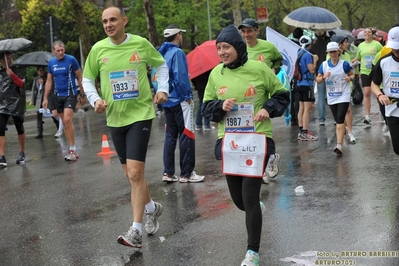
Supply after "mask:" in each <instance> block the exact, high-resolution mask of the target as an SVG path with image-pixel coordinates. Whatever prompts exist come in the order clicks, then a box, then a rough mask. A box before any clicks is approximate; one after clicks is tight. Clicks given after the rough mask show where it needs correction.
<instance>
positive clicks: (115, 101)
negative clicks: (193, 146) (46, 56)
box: [83, 6, 169, 248]
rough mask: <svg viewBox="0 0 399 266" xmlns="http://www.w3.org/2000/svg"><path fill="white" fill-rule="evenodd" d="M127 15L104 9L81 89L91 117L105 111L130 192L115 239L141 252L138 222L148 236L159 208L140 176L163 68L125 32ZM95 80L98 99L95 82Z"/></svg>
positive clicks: (146, 46)
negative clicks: (125, 222) (151, 76)
mask: <svg viewBox="0 0 399 266" xmlns="http://www.w3.org/2000/svg"><path fill="white" fill-rule="evenodd" d="M127 22H128V21H127V17H126V15H125V12H124V11H123V9H121V8H119V7H115V6H111V7H108V8H106V9H104V11H103V14H102V23H103V28H104V31H105V33H106V34H107V36H108V37H107V38H105V39H103V40H100V41H99V42H97V43H96V44H95V45H94V46H93V47H92V49H91V51H90V53H89V55H88V57H87V60H86V65H85V69H84V72H83V87H84V89H85V92H86V94H87V98H88V100H89V102H90V104H91V105H92V106H93V107H94V110H95V111H96V112H97V113H103V112H106V115H107V125H108V127H109V128H110V131H111V137H112V141H113V143H114V145H115V150H116V152H117V154H118V157H119V160H120V163H121V164H122V168H123V170H124V173H125V175H126V177H127V178H128V181H129V183H130V189H131V204H132V209H133V225H132V226H131V227H130V229H129V230H128V231H127V232H126V233H124V234H122V235H120V236H119V237H118V243H119V244H122V245H125V246H129V247H133V248H141V246H142V220H143V215H144V211H145V215H146V217H147V221H146V224H145V226H144V227H145V230H146V231H147V233H148V234H149V235H153V234H155V233H156V232H157V231H158V228H159V223H158V217H159V216H160V215H161V214H162V210H163V207H162V205H161V204H160V203H158V202H154V201H153V200H152V198H151V195H150V192H149V188H148V186H147V182H146V180H145V177H144V169H145V157H146V153H147V146H148V142H149V139H150V132H151V124H152V119H154V118H155V109H154V103H156V104H161V103H164V102H165V101H166V100H167V97H168V94H169V87H168V80H169V75H168V67H167V66H166V63H165V60H164V59H163V57H162V56H161V55H160V54H159V53H158V51H157V50H156V49H155V48H154V47H153V46H152V44H151V43H150V42H149V41H147V40H146V39H145V38H143V37H140V36H137V35H133V34H129V33H125V26H126V24H127ZM147 64H149V65H151V66H154V67H156V70H157V82H158V90H157V93H156V94H155V96H154V100H153V99H152V93H151V89H150V84H149V82H148V77H147ZM98 76H99V77H100V80H101V92H102V97H103V98H100V96H99V95H98V93H97V90H96V87H95V84H94V83H95V79H96V78H97V77H98Z"/></svg>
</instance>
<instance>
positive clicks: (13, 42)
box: [0, 38, 32, 67]
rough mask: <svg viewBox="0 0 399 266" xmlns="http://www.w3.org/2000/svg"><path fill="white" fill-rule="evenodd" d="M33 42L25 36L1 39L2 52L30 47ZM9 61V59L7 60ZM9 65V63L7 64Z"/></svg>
mask: <svg viewBox="0 0 399 266" xmlns="http://www.w3.org/2000/svg"><path fill="white" fill-rule="evenodd" d="M31 44H32V42H31V41H29V40H28V39H25V38H15V39H5V40H1V41H0V53H3V52H10V53H13V52H17V51H19V50H21V49H24V48H26V47H29V46H30V45H31ZM6 63H7V60H6ZM7 67H8V64H7Z"/></svg>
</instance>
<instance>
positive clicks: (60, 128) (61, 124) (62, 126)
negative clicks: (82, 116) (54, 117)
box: [58, 116, 64, 131]
mask: <svg viewBox="0 0 399 266" xmlns="http://www.w3.org/2000/svg"><path fill="white" fill-rule="evenodd" d="M58 119H59V121H60V125H59V127H58V131H63V130H64V124H63V123H62V120H61V117H60V116H58Z"/></svg>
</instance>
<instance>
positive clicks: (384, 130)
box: [382, 124, 389, 133]
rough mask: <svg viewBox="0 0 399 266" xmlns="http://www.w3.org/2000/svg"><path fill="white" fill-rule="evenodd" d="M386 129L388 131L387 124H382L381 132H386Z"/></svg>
mask: <svg viewBox="0 0 399 266" xmlns="http://www.w3.org/2000/svg"><path fill="white" fill-rule="evenodd" d="M388 131H389V127H388V125H387V124H384V126H383V127H382V132H384V133H388Z"/></svg>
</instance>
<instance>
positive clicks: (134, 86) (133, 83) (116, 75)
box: [109, 69, 140, 101]
mask: <svg viewBox="0 0 399 266" xmlns="http://www.w3.org/2000/svg"><path fill="white" fill-rule="evenodd" d="M109 79H110V82H111V90H112V98H113V99H114V101H122V100H129V99H134V98H138V97H139V95H140V91H139V83H138V71H137V69H129V70H121V71H115V72H111V73H109Z"/></svg>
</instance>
